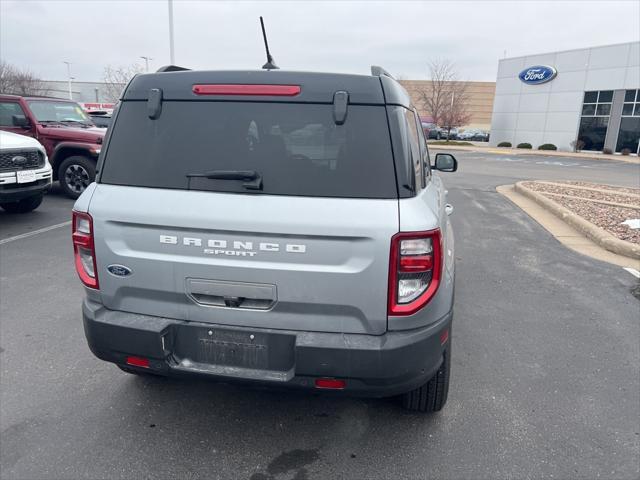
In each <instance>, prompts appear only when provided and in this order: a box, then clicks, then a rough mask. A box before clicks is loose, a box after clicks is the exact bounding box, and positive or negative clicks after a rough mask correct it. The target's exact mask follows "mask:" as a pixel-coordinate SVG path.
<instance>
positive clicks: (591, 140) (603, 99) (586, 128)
mask: <svg viewBox="0 0 640 480" xmlns="http://www.w3.org/2000/svg"><path fill="white" fill-rule="evenodd" d="M611 102H613V90H601V91H597V92H584V100H583V102H582V116H581V117H580V129H579V130H578V141H579V142H580V145H579V149H580V150H594V151H602V149H603V148H604V140H605V138H606V137H607V128H608V127H609V115H610V114H611Z"/></svg>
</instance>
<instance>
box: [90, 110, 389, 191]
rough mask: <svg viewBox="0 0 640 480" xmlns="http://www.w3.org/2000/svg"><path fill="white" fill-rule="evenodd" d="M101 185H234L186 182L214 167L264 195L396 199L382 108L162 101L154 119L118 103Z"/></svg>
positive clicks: (233, 183)
mask: <svg viewBox="0 0 640 480" xmlns="http://www.w3.org/2000/svg"><path fill="white" fill-rule="evenodd" d="M112 128H113V133H112V135H111V139H110V141H109V145H108V147H107V152H106V156H105V159H104V165H103V167H102V174H101V179H100V180H101V182H103V183H110V184H117V185H134V186H143V187H158V188H171V189H189V188H190V189H192V190H208V191H218V192H242V193H244V192H248V193H251V192H256V191H255V190H250V191H248V190H246V189H244V188H243V186H242V183H243V182H242V181H239V180H212V179H206V178H191V180H189V179H188V177H187V175H189V174H203V173H206V172H210V171H212V170H255V171H257V172H258V173H259V174H260V175H261V177H262V180H263V190H262V192H258V193H264V194H274V195H301V196H318V197H361V198H397V195H398V194H397V188H396V180H395V174H394V166H393V156H392V153H391V144H390V139H389V129H388V126H387V119H386V112H385V108H384V107H383V106H359V105H350V106H349V111H348V114H347V120H346V122H345V123H344V125H336V124H335V122H334V119H333V105H320V104H293V103H260V102H176V101H165V102H164V103H163V105H162V113H161V115H160V117H159V118H158V119H157V120H151V119H149V117H148V111H147V103H146V102H132V101H129V102H123V103H122V105H121V106H120V111H119V114H118V116H117V120H116V122H115V123H114V125H112Z"/></svg>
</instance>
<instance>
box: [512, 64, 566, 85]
mask: <svg viewBox="0 0 640 480" xmlns="http://www.w3.org/2000/svg"><path fill="white" fill-rule="evenodd" d="M557 74H558V71H557V70H556V69H555V68H553V67H549V66H548V65H536V66H534V67H527V68H525V69H524V70H522V71H521V72H520V75H518V78H519V79H520V80H521V81H522V82H523V83H526V84H527V85H538V84H540V83H547V82H550V81H551V80H553V79H554V78H555V76H556V75H557Z"/></svg>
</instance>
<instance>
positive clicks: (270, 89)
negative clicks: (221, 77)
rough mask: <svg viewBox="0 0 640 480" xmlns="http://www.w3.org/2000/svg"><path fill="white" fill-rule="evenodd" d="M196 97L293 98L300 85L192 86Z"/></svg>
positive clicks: (298, 91) (297, 92)
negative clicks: (249, 96)
mask: <svg viewBox="0 0 640 480" xmlns="http://www.w3.org/2000/svg"><path fill="white" fill-rule="evenodd" d="M192 91H193V93H195V94H196V95H240V96H242V95H262V96H267V97H294V96H296V95H298V94H299V93H300V85H239V84H226V85H223V84H208V85H194V86H193V89H192Z"/></svg>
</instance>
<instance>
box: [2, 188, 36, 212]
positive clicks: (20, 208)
mask: <svg viewBox="0 0 640 480" xmlns="http://www.w3.org/2000/svg"><path fill="white" fill-rule="evenodd" d="M43 197H44V195H43V194H42V193H39V194H37V195H34V196H33V197H27V198H23V199H22V200H20V201H19V202H12V203H0V207H2V208H3V210H5V211H6V212H7V213H28V212H32V211H33V210H35V209H36V208H38V207H39V206H40V204H41V203H42V198H43Z"/></svg>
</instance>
